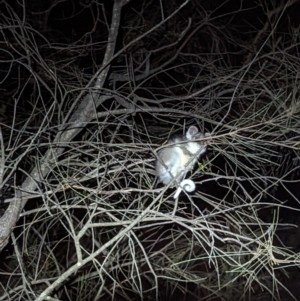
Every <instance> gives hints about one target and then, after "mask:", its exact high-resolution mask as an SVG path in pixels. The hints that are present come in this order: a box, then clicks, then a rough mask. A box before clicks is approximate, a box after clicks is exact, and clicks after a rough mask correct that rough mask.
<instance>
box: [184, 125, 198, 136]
mask: <svg viewBox="0 0 300 301" xmlns="http://www.w3.org/2000/svg"><path fill="white" fill-rule="evenodd" d="M198 132H199V131H198V128H197V127H196V126H194V125H191V126H190V127H189V129H188V130H187V132H186V133H185V136H186V138H187V139H193V138H194V137H195V136H196V135H197V134H198Z"/></svg>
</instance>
